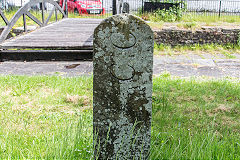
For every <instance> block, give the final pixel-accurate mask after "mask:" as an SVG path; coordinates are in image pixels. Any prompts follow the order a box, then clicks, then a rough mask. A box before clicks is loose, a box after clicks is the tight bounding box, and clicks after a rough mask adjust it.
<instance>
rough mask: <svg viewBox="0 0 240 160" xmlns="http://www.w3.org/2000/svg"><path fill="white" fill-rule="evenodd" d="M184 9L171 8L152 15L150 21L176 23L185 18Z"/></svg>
mask: <svg viewBox="0 0 240 160" xmlns="http://www.w3.org/2000/svg"><path fill="white" fill-rule="evenodd" d="M183 11H184V9H183V8H181V7H180V6H178V7H176V6H174V7H171V8H169V10H166V9H162V10H160V9H159V10H157V11H155V12H154V13H153V14H152V15H150V21H154V22H157V21H164V22H175V21H180V20H181V19H182V16H183Z"/></svg>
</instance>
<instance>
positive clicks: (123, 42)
mask: <svg viewBox="0 0 240 160" xmlns="http://www.w3.org/2000/svg"><path fill="white" fill-rule="evenodd" d="M111 41H112V44H113V45H114V46H116V47H119V48H131V47H133V46H134V45H135V43H136V38H135V36H134V35H133V34H131V33H130V34H129V38H128V39H127V37H126V36H125V35H124V34H123V33H113V34H112V35H111Z"/></svg>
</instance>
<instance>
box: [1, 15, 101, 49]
mask: <svg viewBox="0 0 240 160" xmlns="http://www.w3.org/2000/svg"><path fill="white" fill-rule="evenodd" d="M101 21H102V19H80V18H78V19H77V18H75V19H74V18H69V19H63V20H61V21H59V22H56V23H53V24H50V25H48V26H45V27H42V28H39V29H37V30H35V31H33V32H31V33H28V34H25V35H22V36H19V37H16V38H13V39H11V40H7V41H5V42H4V43H2V44H1V48H3V49H26V48H44V49H51V48H59V49H61V48H62V49H76V48H77V49H80V48H92V45H93V37H92V35H93V32H94V29H95V27H97V25H98V24H99V23H100V22H101Z"/></svg>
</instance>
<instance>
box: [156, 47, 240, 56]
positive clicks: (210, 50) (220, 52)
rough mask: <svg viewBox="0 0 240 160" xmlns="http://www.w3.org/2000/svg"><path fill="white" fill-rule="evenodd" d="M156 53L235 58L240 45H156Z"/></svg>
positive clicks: (239, 51)
mask: <svg viewBox="0 0 240 160" xmlns="http://www.w3.org/2000/svg"><path fill="white" fill-rule="evenodd" d="M154 54H155V55H170V56H174V55H188V54H196V55H199V56H204V55H206V54H210V55H213V56H216V57H217V58H218V57H219V56H221V57H224V58H227V59H234V58H236V56H235V54H240V46H239V45H235V44H228V45H219V44H195V45H178V46H170V45H164V44H161V45H157V44H155V45H154Z"/></svg>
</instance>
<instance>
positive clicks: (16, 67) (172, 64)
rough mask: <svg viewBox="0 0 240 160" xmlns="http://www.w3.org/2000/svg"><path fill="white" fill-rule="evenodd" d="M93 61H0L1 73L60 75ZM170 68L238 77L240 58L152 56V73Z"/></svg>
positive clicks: (85, 70) (84, 69) (81, 71)
mask: <svg viewBox="0 0 240 160" xmlns="http://www.w3.org/2000/svg"><path fill="white" fill-rule="evenodd" d="M92 69H93V67H92V62H90V61H82V62H0V75H62V76H82V75H91V74H92ZM163 72H169V73H170V74H171V75H173V76H180V77H192V76H208V77H215V78H221V77H237V78H240V59H203V58H189V56H188V57H186V56H184V55H182V56H175V57H169V56H158V57H156V56H155V57H154V75H160V74H162V73H163Z"/></svg>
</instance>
